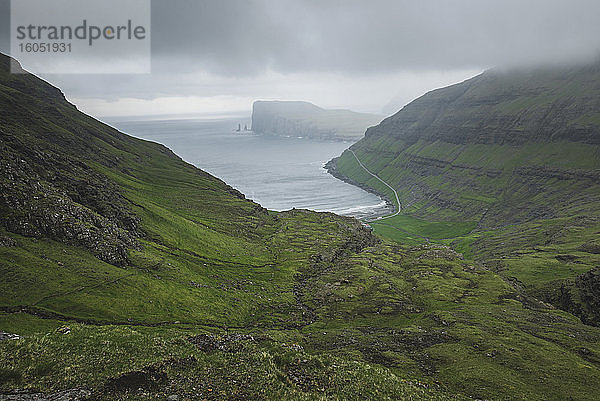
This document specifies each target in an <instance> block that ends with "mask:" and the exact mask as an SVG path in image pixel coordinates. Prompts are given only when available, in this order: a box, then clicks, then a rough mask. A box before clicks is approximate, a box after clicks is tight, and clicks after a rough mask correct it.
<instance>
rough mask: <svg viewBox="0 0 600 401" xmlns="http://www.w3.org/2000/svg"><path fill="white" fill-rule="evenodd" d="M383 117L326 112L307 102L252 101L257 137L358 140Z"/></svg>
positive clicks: (342, 111) (349, 112) (341, 111)
mask: <svg viewBox="0 0 600 401" xmlns="http://www.w3.org/2000/svg"><path fill="white" fill-rule="evenodd" d="M382 118H383V116H380V115H376V114H367V113H356V112H353V111H350V110H327V109H323V108H321V107H318V106H315V105H314V104H312V103H309V102H301V101H256V102H254V104H253V106H252V131H254V132H256V133H260V134H268V135H277V136H290V137H303V138H312V139H322V140H342V141H343V140H349V141H351V140H358V139H360V138H362V137H363V136H364V133H365V130H366V129H367V128H368V127H370V126H373V125H376V124H378V123H379V122H380V121H381V120H382Z"/></svg>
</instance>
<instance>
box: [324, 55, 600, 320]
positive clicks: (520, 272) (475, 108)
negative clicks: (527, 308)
mask: <svg viewBox="0 0 600 401" xmlns="http://www.w3.org/2000/svg"><path fill="white" fill-rule="evenodd" d="M599 71H600V70H599V68H598V64H595V65H589V66H585V67H579V68H575V67H573V68H570V69H560V68H557V69H546V70H537V71H509V72H508V71H488V72H486V73H484V74H483V75H481V76H479V77H475V78H473V79H471V80H468V81H466V82H464V83H461V84H457V85H454V86H451V87H448V88H444V89H440V90H437V91H433V92H431V93H429V94H426V95H425V96H423V97H421V98H420V99H417V100H416V101H414V102H413V103H411V104H410V105H408V106H406V107H405V108H404V109H403V110H402V111H400V112H398V113H397V114H396V115H394V116H392V117H389V118H388V119H386V120H384V121H383V122H382V123H381V124H380V125H378V126H377V127H373V128H371V129H369V130H368V132H367V135H366V137H365V138H364V139H363V140H361V141H359V142H358V143H356V144H355V145H353V146H352V147H351V149H352V150H353V151H354V153H355V154H356V155H357V157H358V158H359V159H360V160H361V162H362V163H363V164H364V165H365V166H366V167H367V168H368V169H369V170H370V171H371V172H373V173H375V174H377V175H378V176H379V177H380V178H382V179H383V180H385V181H386V182H387V183H388V184H390V185H391V186H392V187H394V188H395V189H396V190H397V192H398V194H399V196H400V202H401V203H402V209H401V210H402V214H401V215H399V216H395V217H392V218H386V219H383V220H381V222H374V223H373V227H374V230H375V233H377V234H379V235H381V236H383V237H385V238H389V239H391V240H394V241H396V242H399V243H404V244H414V243H418V242H423V241H427V240H429V241H431V242H438V243H442V244H445V245H448V246H451V247H452V248H453V249H455V250H457V251H459V252H460V253H461V254H463V255H464V256H465V257H466V258H468V259H469V260H474V261H476V262H479V263H482V264H483V265H485V266H487V267H489V268H491V269H493V270H494V271H496V272H497V273H499V274H501V275H502V276H504V277H505V278H507V279H508V280H512V282H513V283H516V285H519V286H521V287H522V288H523V289H524V290H526V291H527V292H528V293H529V294H530V295H532V296H535V297H537V298H539V299H541V300H543V301H545V302H549V303H551V304H553V305H554V306H556V307H559V308H562V309H564V310H566V311H569V312H572V313H574V314H576V315H577V316H579V317H580V318H581V319H582V320H583V321H584V322H586V323H591V324H598V322H600V308H599V305H600V302H598V296H597V290H593V288H597V287H595V285H596V284H595V280H596V279H595V275H594V274H588V273H589V272H591V271H592V269H594V268H596V267H597V266H598V264H599V263H600V257H599V254H600V252H599V251H598V248H597V247H596V246H594V244H596V243H597V242H596V241H597V238H598V234H599V233H600V213H599V211H600V186H599V183H600V180H599V178H600V157H599V155H600V146H599V145H598V138H599V136H598V135H599V132H600V125H599V124H598V120H597V118H596V116H597V113H598V109H600V103H598V99H600V97H599V96H598V95H599V92H598V87H597V85H592V84H590V83H591V82H598V81H600V74H599ZM329 166H330V170H331V171H332V172H333V173H334V174H335V175H336V176H338V177H340V178H342V179H346V180H349V181H350V182H354V183H356V184H358V185H361V186H365V187H368V188H371V189H373V190H375V191H377V192H379V193H380V194H382V195H384V196H386V197H387V198H388V199H394V198H393V197H392V196H391V191H390V190H389V189H388V188H387V187H385V186H384V185H383V184H381V183H380V182H379V181H378V180H376V179H375V178H373V177H372V176H370V175H369V174H367V173H366V172H365V171H364V170H363V169H362V168H361V167H360V165H359V164H358V163H357V162H356V160H355V158H354V155H353V154H352V153H351V152H348V151H347V152H344V153H343V154H342V155H341V156H340V157H338V158H337V159H335V160H334V161H332V162H330V164H329ZM594 294H596V295H594ZM594 322H595V323H594Z"/></svg>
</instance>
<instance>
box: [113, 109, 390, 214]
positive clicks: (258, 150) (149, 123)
mask: <svg viewBox="0 0 600 401" xmlns="http://www.w3.org/2000/svg"><path fill="white" fill-rule="evenodd" d="M105 120H106V122H107V123H108V124H110V125H112V126H113V127H115V128H117V129H119V130H121V131H123V132H125V133H127V134H130V135H133V136H136V137H139V138H143V139H147V140H151V141H154V142H159V143H162V144H164V145H166V146H167V147H169V148H170V149H172V150H173V151H174V152H175V153H176V154H177V155H179V156H180V157H181V158H183V159H184V160H185V161H187V162H188V163H191V164H193V165H195V166H197V167H199V168H201V169H202V170H205V171H207V172H209V173H210V174H212V175H214V176H216V177H219V178H220V179H222V180H223V181H225V182H226V183H227V184H229V185H231V186H232V187H234V188H236V189H237V190H239V191H240V192H242V193H243V194H244V195H246V197H247V198H249V199H252V200H254V201H256V202H258V203H260V204H261V205H262V206H264V207H266V208H268V209H272V210H278V211H282V210H288V209H291V208H294V207H295V208H303V209H311V210H316V211H330V212H334V213H337V214H341V215H347V216H354V217H357V218H369V217H373V216H377V215H381V214H384V213H385V212H386V205H385V202H384V201H383V200H382V199H381V198H379V197H378V196H376V195H373V194H371V193H369V192H366V191H364V190H362V189H360V188H357V187H355V186H353V185H349V184H346V183H345V182H342V181H340V180H338V179H336V178H334V177H332V176H331V175H330V174H328V173H327V171H326V170H325V169H324V168H323V165H324V164H325V163H326V162H328V161H329V160H331V159H332V158H333V157H336V156H338V155H340V154H341V153H342V152H343V151H344V149H346V148H348V147H349V146H350V145H351V143H350V142H327V141H314V140H309V139H306V138H282V137H272V136H265V135H258V134H254V133H252V132H244V131H242V132H235V129H237V126H238V124H239V123H241V124H242V127H243V126H244V124H248V126H250V121H248V120H243V119H217V120H198V119H185V120H151V119H147V120H129V121H127V120H124V119H119V120H116V119H113V120H108V119H105Z"/></svg>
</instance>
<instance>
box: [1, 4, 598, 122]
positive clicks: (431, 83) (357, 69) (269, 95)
mask: <svg viewBox="0 0 600 401" xmlns="http://www.w3.org/2000/svg"><path fill="white" fill-rule="evenodd" d="M7 4H8V1H7V0H2V4H1V5H0V12H1V15H2V18H3V23H2V24H0V25H1V26H2V39H1V41H0V50H2V51H4V52H8V50H9V43H8V39H7V37H8V33H9V32H8V25H9V24H8V23H7V21H8V20H9V12H8V10H9V8H8V5H7ZM599 14H600V3H598V2H597V1H593V0H574V1H566V0H550V1H548V0H528V1H526V2H523V1H518V0H508V1H487V0H486V1H468V0H457V1H452V2H448V1H398V0H375V1H370V2H368V3H367V2H364V1H359V0H349V1H348V0H345V1H341V0H329V1H309V0H306V1H292V0H278V1H272V0H227V1H197V0H174V1H159V0H155V1H153V2H152V71H153V72H152V74H149V75H133V76H124V75H114V76H112V75H111V76H109V75H104V76H92V77H90V76H48V77H46V78H47V79H48V80H50V81H51V82H53V83H56V84H58V85H60V86H61V87H62V88H63V89H64V90H65V92H66V94H67V96H68V97H69V98H70V99H72V100H74V101H75V102H76V103H77V104H78V105H79V106H80V107H82V108H84V109H85V110H87V111H90V112H92V113H94V114H96V115H102V114H128V113H129V114H131V113H134V112H135V113H142V114H152V113H156V112H157V111H161V112H163V113H166V114H169V113H194V112H196V113H224V112H231V111H238V110H239V111H241V110H246V111H248V110H250V107H251V103H252V100H254V99H256V98H262V99H280V100H289V99H304V100H307V101H311V102H314V103H317V104H320V105H323V106H324V107H331V108H349V109H353V110H356V111H365V112H381V111H382V109H384V110H385V112H388V113H389V112H391V111H393V110H394V109H397V108H399V107H401V106H402V105H403V104H406V103H407V102H408V101H410V100H412V99H413V98H415V97H416V96H418V95H421V94H423V93H424V92H426V91H428V90H430V89H433V88H437V87H440V86H444V85H447V84H450V83H454V82H458V81H462V80H464V79H466V78H469V77H471V76H473V75H475V74H477V73H479V72H481V71H483V70H484V69H487V68H489V67H493V66H514V65H530V64H547V63H572V62H577V61H581V60H584V59H589V58H594V57H597V56H598V54H599V51H600V24H598V23H597V16H598V15H599ZM390 102H391V103H390Z"/></svg>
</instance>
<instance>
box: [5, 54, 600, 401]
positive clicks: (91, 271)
mask: <svg viewBox="0 0 600 401" xmlns="http://www.w3.org/2000/svg"><path fill="white" fill-rule="evenodd" d="M0 61H2V63H3V66H2V69H0V71H1V72H0V106H1V107H0V117H1V118H0V121H1V123H0V124H1V125H0V132H1V137H0V139H1V143H0V154H1V156H2V157H1V159H0V162H1V163H2V169H3V172H5V174H3V175H2V176H1V177H0V188H2V192H1V197H0V215H1V216H2V225H1V226H0V275H1V277H2V280H0V331H5V332H9V333H16V334H19V335H21V336H22V338H20V339H17V340H14V339H11V340H4V341H0V392H1V393H4V394H12V393H16V392H20V391H26V392H44V393H51V394H52V393H56V392H58V391H62V390H66V389H72V388H83V389H86V390H88V391H90V392H91V397H92V398H93V399H98V400H114V399H128V400H129V399H133V400H135V399H155V400H164V399H166V397H167V396H169V395H178V396H179V397H180V399H185V398H190V399H291V400H314V399H323V400H342V399H344V400H345V399H350V400H364V399H372V400H380V399H397V400H421V399H423V400H453V399H457V400H459V399H473V398H476V399H527V400H564V399H568V398H573V399H578V400H587V399H589V400H592V399H594V398H595V397H596V393H597V388H596V387H597V386H596V383H598V381H599V380H600V329H598V328H596V327H591V326H586V325H584V324H582V323H581V321H580V320H579V319H577V318H576V317H574V316H573V315H571V314H570V313H568V312H565V311H562V310H559V309H555V308H552V307H550V306H549V305H548V304H546V303H544V302H540V301H539V300H538V299H536V298H534V297H532V296H531V294H530V292H531V289H529V288H524V287H523V286H522V285H520V284H519V283H518V282H517V281H516V279H515V280H512V281H511V280H508V279H507V280H505V279H503V278H502V276H501V275H499V274H497V272H502V271H504V270H506V269H507V268H509V269H512V270H511V271H512V272H513V275H514V276H519V277H521V278H523V279H525V278H526V277H527V274H535V273H534V272H533V271H530V272H528V271H527V270H526V268H525V267H523V266H521V265H518V264H512V265H510V266H508V267H507V266H505V265H503V264H502V263H503V262H504V261H505V260H507V259H506V258H502V256H503V254H500V253H498V252H497V251H496V250H497V249H504V248H503V246H502V245H501V242H503V241H504V242H506V241H508V240H511V241H514V246H513V245H512V244H511V245H510V248H514V247H516V246H520V245H519V244H521V241H529V242H531V238H533V237H535V236H536V235H538V234H539V232H540V229H543V230H547V231H552V232H553V233H554V237H555V238H557V239H558V238H567V239H568V238H571V234H572V232H575V231H576V230H580V231H581V230H584V231H585V233H586V234H585V235H587V236H588V237H589V241H592V242H589V241H588V242H589V244H588V245H587V247H584V248H581V249H580V250H579V251H576V252H578V253H577V254H575V253H574V252H575V250H574V249H573V252H571V253H573V254H574V255H575V256H578V255H580V256H581V261H582V262H583V263H585V264H588V263H589V264H592V263H595V259H594V258H595V257H596V256H593V255H596V254H592V253H590V252H591V251H593V250H594V249H596V248H594V246H595V245H594V244H595V243H594V242H593V238H592V237H593V236H594V235H595V233H597V231H593V230H590V229H589V227H588V225H585V224H582V225H579V226H577V225H573V224H572V223H573V222H572V221H571V220H568V219H567V220H560V219H559V218H557V220H556V222H554V223H555V224H550V223H546V222H545V220H539V221H538V220H536V221H535V222H530V223H528V224H529V225H528V226H527V227H525V228H526V229H525V228H524V226H519V227H517V226H507V227H502V228H494V229H489V230H488V231H482V230H480V231H479V232H478V233H475V232H472V230H473V228H475V227H476V225H477V223H476V221H479V220H478V219H463V220H461V223H460V224H456V222H454V223H452V224H449V222H450V221H451V220H444V219H440V221H438V222H430V221H428V220H427V219H424V218H422V217H421V216H419V215H418V213H415V215H414V216H412V217H411V216H409V215H400V216H397V217H395V218H394V219H389V221H390V222H392V223H393V224H398V225H403V226H405V227H407V228H408V229H410V230H414V231H415V232H416V231H419V232H421V233H423V234H426V235H427V236H428V237H430V238H431V239H430V242H433V241H439V242H445V243H448V244H451V245H452V246H456V247H457V248H458V246H457V243H458V242H460V244H462V245H460V246H463V247H468V248H469V249H472V251H473V254H474V255H475V256H477V257H478V255H479V254H480V253H483V252H486V255H488V256H487V260H489V261H490V263H489V265H488V266H483V265H481V264H479V263H474V262H473V261H470V260H465V258H464V256H463V255H461V254H459V253H457V252H455V251H453V250H452V249H450V248H449V247H448V246H444V245H440V244H433V243H428V244H417V242H420V241H421V240H423V239H422V238H420V237H417V238H414V241H413V242H414V243H415V244H413V245H401V244H398V243H397V242H393V241H388V240H387V239H381V238H378V237H377V236H375V235H373V234H372V233H371V232H370V231H369V230H367V229H365V228H364V227H363V226H362V225H361V223H360V222H358V221H356V220H355V219H351V218H345V217H340V216H336V215H333V214H330V213H315V212H310V211H306V210H292V211H288V212H282V213H276V212H269V211H266V210H265V209H263V208H262V207H260V206H259V205H257V204H255V203H253V202H250V201H248V200H246V199H245V198H244V197H243V195H241V194H240V193H239V192H237V191H235V190H234V189H232V188H231V187H229V186H227V185H226V184H225V183H223V182H221V181H220V180H218V179H216V178H214V177H211V176H210V175H208V174H206V173H204V172H202V171H200V170H198V169H196V168H194V167H193V166H190V165H188V164H186V163H184V162H183V161H181V160H180V159H179V158H178V157H176V156H175V155H173V154H172V153H171V152H170V151H169V150H168V149H166V148H165V147H163V146H161V145H158V144H154V143H150V142H146V141H142V140H138V139H135V138H131V137H128V136H126V135H124V134H122V133H119V132H117V131H115V130H114V129H112V128H110V127H107V126H105V125H103V124H101V123H99V122H97V121H95V120H93V119H91V118H90V117H88V116H85V115H83V114H81V113H79V112H78V111H77V110H75V108H73V107H72V106H71V105H70V104H68V103H67V102H66V101H65V100H64V98H63V97H62V94H60V92H59V91H58V90H56V89H55V88H53V87H51V86H50V85H48V84H46V83H44V82H43V81H40V80H38V79H37V78H35V77H32V76H31V75H10V74H8V73H7V71H8V70H7V65H8V58H6V57H2V58H1V59H0ZM378 160H379V159H377V158H369V160H368V162H369V163H373V162H376V161H377V162H378ZM378 163H379V162H378ZM380 167H381V168H384V164H381V166H380ZM390 171H391V168H390ZM379 173H380V172H379V170H378V174H379ZM381 174H382V176H383V174H384V173H381ZM402 174H404V173H403V172H402V173H399V174H398V175H397V177H396V179H397V180H399V179H400V177H401V176H402ZM397 182H399V181H396V182H394V185H396V184H397ZM431 182H432V183H433V182H435V180H432V181H431ZM439 183H440V185H441V186H443V185H444V184H443V183H442V181H439ZM583 192H585V191H583ZM469 193H470V195H469V196H466V197H463V198H462V199H464V200H465V202H480V201H483V202H484V203H489V200H490V199H491V198H492V197H491V196H490V195H487V194H485V193H479V192H478V191H472V192H469ZM473 194H475V195H473ZM406 195H407V194H406V193H403V199H404V197H405V196H406ZM479 196H481V197H482V198H479ZM403 206H407V207H412V208H414V209H413V210H419V209H418V208H422V210H426V209H427V208H430V209H432V210H433V209H434V208H437V209H436V210H439V211H443V210H444V209H443V208H441V207H440V206H439V205H435V204H433V205H427V204H425V203H423V201H422V200H419V199H415V200H414V202H412V204H411V202H408V203H407V204H406V205H403ZM573 207H582V206H581V205H579V206H577V205H574V206H573ZM453 216H455V214H452V213H450V212H448V213H447V217H449V218H452V217H453ZM565 221H568V222H569V225H568V226H567V225H565ZM384 222H385V220H384V221H382V222H380V223H378V224H376V226H377V227H376V232H377V233H384V232H383V231H381V230H385V228H386V227H387V226H384V225H383V223H384ZM586 224H587V223H586ZM477 228H481V227H479V226H477ZM408 229H407V231H410V230H408ZM517 230H519V235H520V236H519V235H515V231H517ZM561 230H571V231H569V232H567V231H561ZM453 236H455V237H456V238H452V239H448V238H449V237H453ZM543 238H547V237H546V236H544V237H543ZM578 238H579V237H578ZM485 241H487V242H485ZM555 242H556V241H555ZM539 246H542V245H539ZM545 246H547V247H551V246H553V245H545ZM563 246H564V247H569V249H571V248H570V247H579V245H577V244H575V243H571V242H569V241H567V240H565V241H564V242H563ZM544 249H550V248H544ZM561 249H563V248H561ZM564 249H566V248H564ZM577 249H579V248H577ZM492 262H495V263H492ZM540 266H541V265H540ZM575 268H577V269H580V270H581V271H583V269H581V268H580V267H579V266H577V267H574V269H575ZM563 271H564V272H565V277H566V276H568V274H567V272H568V270H565V269H563ZM546 282H547V280H540V281H539V282H538V283H536V285H539V286H544V285H545V283H546ZM583 295H585V294H584V293H583V292H582V293H581V294H580V296H581V297H583Z"/></svg>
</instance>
